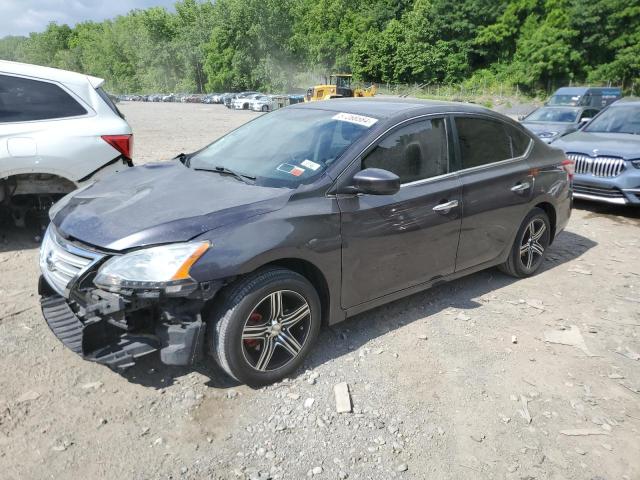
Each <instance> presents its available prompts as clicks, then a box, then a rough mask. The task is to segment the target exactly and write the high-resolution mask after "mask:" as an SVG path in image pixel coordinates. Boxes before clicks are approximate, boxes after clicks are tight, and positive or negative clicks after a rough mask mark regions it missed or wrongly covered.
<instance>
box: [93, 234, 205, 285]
mask: <svg viewBox="0 0 640 480" xmlns="http://www.w3.org/2000/svg"><path fill="white" fill-rule="evenodd" d="M209 246H210V245H209V242H189V243H174V244H171V245H163V246H161V247H152V248H144V249H141V250H136V251H135V252H131V253H127V254H125V255H122V256H120V257H114V258H112V259H110V260H109V261H107V262H106V263H105V264H104V265H103V266H102V267H101V268H100V270H98V274H97V275H96V278H95V280H94V281H93V283H95V284H96V286H98V287H100V288H103V289H105V290H109V291H115V292H117V291H120V290H123V289H124V290H128V289H145V290H147V289H150V290H164V291H165V292H166V293H174V294H175V293H178V292H180V291H182V290H183V289H185V287H187V286H193V285H194V283H195V282H194V280H193V279H192V278H191V276H190V275H189V270H190V269H191V266H192V265H193V264H194V263H196V261H197V260H198V259H199V258H200V257H202V255H204V253H205V252H206V251H207V250H208V249H209Z"/></svg>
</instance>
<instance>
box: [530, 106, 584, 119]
mask: <svg viewBox="0 0 640 480" xmlns="http://www.w3.org/2000/svg"><path fill="white" fill-rule="evenodd" d="M577 117H578V111H577V110H573V109H569V108H541V109H539V110H536V111H535V112H533V113H532V114H531V115H529V116H528V117H527V119H526V121H527V122H558V123H574V122H575V121H576V119H577Z"/></svg>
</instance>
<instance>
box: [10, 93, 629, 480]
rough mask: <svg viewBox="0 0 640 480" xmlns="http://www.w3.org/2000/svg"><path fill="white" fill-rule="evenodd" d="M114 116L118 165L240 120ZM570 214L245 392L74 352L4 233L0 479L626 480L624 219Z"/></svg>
mask: <svg viewBox="0 0 640 480" xmlns="http://www.w3.org/2000/svg"><path fill="white" fill-rule="evenodd" d="M121 108H122V110H123V111H124V112H125V113H126V114H127V118H128V119H129V121H130V122H131V124H132V126H133V128H134V131H135V135H136V137H135V138H136V147H135V148H136V152H135V156H136V161H137V162H146V161H150V160H153V159H166V158H169V157H171V156H173V155H175V154H177V153H179V152H181V151H192V150H194V149H196V148H198V147H201V146H203V145H204V144H205V143H207V142H209V141H210V140H212V139H214V138H215V137H217V136H219V135H221V134H222V133H224V132H225V131H228V130H229V129H231V128H232V127H234V126H237V125H239V124H241V123H243V122H245V121H246V120H248V119H250V118H252V117H254V116H255V115H254V114H252V113H250V112H231V111H228V110H226V109H225V108H224V107H220V106H206V105H188V104H124V105H122V106H121ZM576 207H577V208H576V210H575V211H574V213H573V217H572V219H571V222H570V224H569V226H568V229H567V231H565V232H564V233H563V234H562V235H561V236H560V237H559V238H558V239H557V241H556V243H555V244H554V245H553V246H552V248H551V250H550V252H549V256H548V259H547V261H546V264H545V267H544V270H543V271H542V273H540V274H539V275H537V276H535V277H534V278H530V279H526V280H519V281H516V280H514V279H512V278H510V277H507V276H505V275H503V274H501V273H499V272H498V271H496V270H488V271H485V272H481V273H478V274H475V275H472V276H470V277H467V278H464V279H461V280H458V281H455V282H452V283H449V284H446V285H442V286H439V287H436V288H433V289H431V290H429V291H426V292H424V293H421V294H417V295H414V296H412V297H409V298H407V299H404V300H401V301H398V302H395V303H393V304H390V305H387V306H385V307H382V308H378V309H375V310H373V311H370V312H367V313H364V314H361V315H359V316H358V317H356V318H353V319H351V320H349V321H347V322H344V323H342V324H340V325H338V326H336V327H333V328H331V329H327V330H325V331H324V332H323V334H322V335H321V337H320V339H319V343H318V346H317V348H315V350H314V351H313V353H312V355H311V357H310V358H309V360H308V361H307V363H306V365H305V368H303V369H302V370H300V371H299V372H298V373H297V374H296V375H295V376H294V377H293V378H291V379H289V380H288V381H285V382H282V383H280V384H277V385H274V386H270V387H268V388H263V389H257V390H253V389H250V388H248V387H246V386H242V385H235V384H233V383H232V382H231V381H230V380H229V379H227V378H226V377H225V376H224V375H223V374H222V373H220V372H219V371H218V370H217V369H215V368H213V367H210V366H208V365H199V366H198V367H197V369H196V371H190V370H186V369H178V368H168V367H163V366H161V365H159V364H157V363H155V361H154V359H153V358H148V359H145V360H144V361H142V362H141V363H140V364H138V365H137V366H136V367H134V368H132V369H130V370H129V371H127V372H126V373H125V374H123V375H120V374H118V373H115V372H112V371H110V370H109V369H107V368H104V367H102V366H100V365H95V364H92V363H89V362H85V361H83V360H82V359H80V358H79V357H78V356H76V355H75V354H73V353H72V352H70V351H69V350H67V349H65V348H64V347H63V346H62V345H61V344H60V342H59V341H58V340H56V339H55V338H54V337H53V335H52V334H51V333H50V332H49V330H48V328H47V326H46V325H45V323H44V321H43V319H42V318H41V315H40V312H39V310H38V301H37V293H36V282H37V278H38V269H37V244H36V243H35V241H34V238H33V237H34V232H29V231H19V230H16V229H14V228H9V227H7V226H4V227H2V230H1V231H0V234H1V236H2V238H1V239H0V356H1V357H2V363H1V366H0V472H2V473H1V474H0V477H1V478H2V479H7V480H9V479H44V478H55V479H78V478H90V479H113V478H126V479H160V478H174V479H177V478H184V479H208V478H211V479H236V478H238V479H243V478H248V479H268V478H272V479H276V478H281V479H294V480H299V479H302V478H306V477H307V476H308V477H313V478H317V479H341V478H349V479H389V478H400V479H402V478H405V479H426V478H429V479H441V478H442V479H481V478H491V479H493V478H495V479H498V478H500V479H502V478H504V479H518V480H525V479H526V480H533V479H554V480H560V479H567V480H568V479H576V480H578V479H580V480H583V479H592V480H596V479H598V480H603V479H607V480H608V479H628V480H633V479H638V478H640V456H639V455H638V451H640V433H639V431H640V402H639V400H640V368H639V367H640V353H639V352H640V340H639V338H638V335H639V334H640V313H639V311H640V295H639V291H640V257H639V256H638V253H637V252H638V247H639V246H640V236H639V235H638V233H639V232H640V230H639V227H640V212H638V211H633V210H627V209H613V208H609V207H605V206H594V205H590V204H577V205H576ZM553 342H560V343H553ZM340 382H346V383H347V384H348V386H349V390H350V394H351V400H352V403H353V411H352V412H351V413H340V414H339V413H336V403H335V398H334V386H335V385H336V384H338V383H340Z"/></svg>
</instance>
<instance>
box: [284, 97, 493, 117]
mask: <svg viewBox="0 0 640 480" xmlns="http://www.w3.org/2000/svg"><path fill="white" fill-rule="evenodd" d="M289 108H312V109H316V110H327V111H331V112H344V113H353V114H356V115H371V116H374V117H377V118H391V117H394V116H396V115H398V114H401V113H405V112H406V111H407V110H414V109H416V110H417V109H421V110H423V111H424V112H426V113H428V112H429V111H431V112H433V113H441V112H443V111H453V110H455V111H456V112H469V113H491V114H494V115H495V112H492V111H491V110H489V109H487V108H484V107H480V106H478V105H474V104H470V103H458V102H445V101H440V100H418V99H408V98H335V99H332V100H324V101H320V102H311V103H297V104H295V105H292V106H291V107H289Z"/></svg>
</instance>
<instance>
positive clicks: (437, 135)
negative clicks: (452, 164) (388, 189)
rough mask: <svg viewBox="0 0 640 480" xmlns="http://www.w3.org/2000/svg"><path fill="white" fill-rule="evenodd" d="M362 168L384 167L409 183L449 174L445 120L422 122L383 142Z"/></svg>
mask: <svg viewBox="0 0 640 480" xmlns="http://www.w3.org/2000/svg"><path fill="white" fill-rule="evenodd" d="M362 168H382V169H384V170H388V171H390V172H393V173H395V174H396V175H398V176H399V177H400V183H410V182H415V181H417V180H423V179H426V178H430V177H436V176H438V175H444V174H445V173H448V172H449V156H448V149H447V132H446V129H445V123H444V119H442V118H434V119H429V120H421V121H419V122H415V123H411V124H409V125H407V126H405V127H402V128H399V129H398V130H396V131H395V132H392V133H391V134H390V135H388V136H387V137H385V138H384V139H382V141H381V142H380V143H379V144H378V146H377V147H376V148H375V149H374V150H373V151H372V152H371V153H370V154H369V155H367V156H366V157H365V159H364V160H363V161H362Z"/></svg>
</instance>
